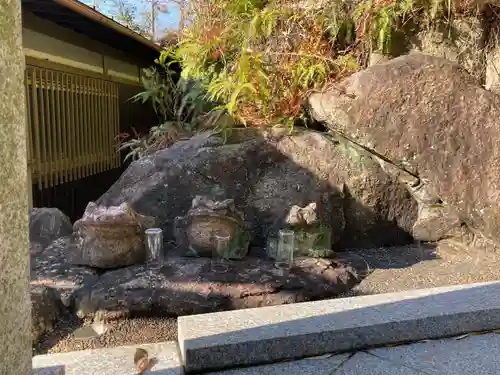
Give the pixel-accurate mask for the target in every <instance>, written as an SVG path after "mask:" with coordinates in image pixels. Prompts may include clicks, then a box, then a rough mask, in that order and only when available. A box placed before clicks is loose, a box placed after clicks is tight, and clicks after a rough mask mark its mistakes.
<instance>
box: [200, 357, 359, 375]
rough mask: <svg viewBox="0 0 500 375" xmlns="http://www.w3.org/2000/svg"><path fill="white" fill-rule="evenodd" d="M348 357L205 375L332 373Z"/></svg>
mask: <svg viewBox="0 0 500 375" xmlns="http://www.w3.org/2000/svg"><path fill="white" fill-rule="evenodd" d="M349 357H350V355H349V354H340V355H326V356H320V357H312V358H305V359H299V360H298V361H288V362H280V363H273V364H271V365H262V366H252V367H245V368H238V369H232V370H223V371H218V372H211V373H209V374H207V375H263V374H265V375H332V374H334V373H335V371H336V370H337V369H338V368H340V367H342V364H343V363H344V362H346V361H347V360H348V359H349Z"/></svg>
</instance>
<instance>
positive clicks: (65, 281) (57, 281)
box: [30, 237, 97, 307]
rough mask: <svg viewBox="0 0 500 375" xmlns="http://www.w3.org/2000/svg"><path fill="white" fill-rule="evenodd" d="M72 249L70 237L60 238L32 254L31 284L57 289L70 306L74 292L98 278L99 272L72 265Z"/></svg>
mask: <svg viewBox="0 0 500 375" xmlns="http://www.w3.org/2000/svg"><path fill="white" fill-rule="evenodd" d="M71 250H72V243H71V239H70V238H69V237H63V238H60V239H58V240H56V241H54V242H52V244H50V245H49V246H48V247H47V248H46V249H44V250H43V251H42V252H40V253H37V254H32V255H31V262H30V263H31V264H30V265H31V285H32V286H37V285H38V286H47V287H50V288H52V289H53V290H55V291H57V292H58V293H59V295H60V299H61V301H62V303H63V304H64V305H65V306H67V307H70V306H71V305H72V303H73V293H74V292H75V291H76V290H78V289H79V288H81V287H82V286H83V285H84V284H91V283H93V282H95V281H96V280H97V272H96V271H95V270H93V269H91V268H87V267H80V266H74V265H71V264H70V263H69V261H68V255H67V254H68V252H69V251H71Z"/></svg>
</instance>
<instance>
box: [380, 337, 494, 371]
mask: <svg viewBox="0 0 500 375" xmlns="http://www.w3.org/2000/svg"><path fill="white" fill-rule="evenodd" d="M370 353H372V354H373V355H375V356H377V357H379V358H383V359H385V360H388V361H390V362H392V363H399V364H401V365H402V366H406V367H411V368H414V369H417V370H418V371H419V373H421V374H428V375H479V374H484V375H486V374H488V375H489V374H491V375H496V374H500V335H499V334H496V333H489V334H484V335H480V336H469V337H466V338H460V339H458V340H457V339H456V338H450V339H444V340H433V341H428V342H424V343H418V344H413V345H404V346H398V347H394V348H380V349H375V350H371V351H370Z"/></svg>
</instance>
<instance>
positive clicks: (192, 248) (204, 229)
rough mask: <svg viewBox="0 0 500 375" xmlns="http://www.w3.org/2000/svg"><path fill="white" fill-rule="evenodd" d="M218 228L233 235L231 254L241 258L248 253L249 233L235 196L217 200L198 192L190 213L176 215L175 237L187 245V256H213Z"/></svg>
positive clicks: (219, 230)
mask: <svg viewBox="0 0 500 375" xmlns="http://www.w3.org/2000/svg"><path fill="white" fill-rule="evenodd" d="M217 232H222V233H227V234H228V235H229V236H230V242H229V254H228V255H229V258H231V259H242V258H244V257H245V256H246V255H247V253H248V245H249V243H250V233H249V231H248V230H247V228H246V225H245V222H244V221H243V217H242V215H241V214H240V213H239V212H238V211H237V210H236V208H235V206H234V201H233V200H232V199H225V200H221V201H216V200H212V199H210V198H208V197H205V196H199V195H198V196H196V197H195V198H194V199H193V203H192V206H191V209H190V210H189V211H188V213H187V215H186V216H182V217H177V218H176V219H175V227H174V234H175V238H176V241H177V243H178V244H179V245H180V246H182V247H184V248H186V253H185V255H188V256H202V257H211V256H212V253H213V249H214V247H215V246H216V243H215V234H216V233H217Z"/></svg>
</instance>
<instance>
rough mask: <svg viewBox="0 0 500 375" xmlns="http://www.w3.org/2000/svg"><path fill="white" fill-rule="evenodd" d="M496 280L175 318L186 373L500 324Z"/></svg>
mask: <svg viewBox="0 0 500 375" xmlns="http://www.w3.org/2000/svg"><path fill="white" fill-rule="evenodd" d="M498 295H500V282H491V283H481V284H469V285H456V286H449V287H440V288H432V289H420V290H411V291H405V292H400V293H387V294H379V295H371V296H361V297H352V298H341V299H335V300H327V301H318V302H307V303H298V304H293V305H281V306H272V307H264V308H258V309H247V310H237V311H228V312H220V313H213V314H203V315H191V316H185V317H180V318H179V319H178V338H179V347H180V350H181V355H182V360H183V363H184V367H185V370H186V372H199V371H208V370H221V369H224V368H230V367H236V366H251V365H259V364H265V363H272V362H276V361H281V360H291V359H298V358H304V357H312V356H317V355H321V354H325V353H339V352H344V351H351V350H355V349H361V348H369V347H374V346H377V345H382V344H388V343H397V342H411V341H419V340H422V339H427V338H439V337H446V336H453V335H457V334H461V333H464V332H473V331H482V330H488V329H496V328H500V299H499V298H498Z"/></svg>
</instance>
